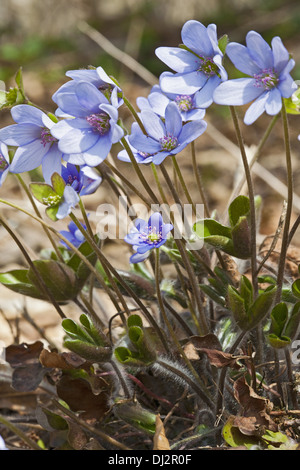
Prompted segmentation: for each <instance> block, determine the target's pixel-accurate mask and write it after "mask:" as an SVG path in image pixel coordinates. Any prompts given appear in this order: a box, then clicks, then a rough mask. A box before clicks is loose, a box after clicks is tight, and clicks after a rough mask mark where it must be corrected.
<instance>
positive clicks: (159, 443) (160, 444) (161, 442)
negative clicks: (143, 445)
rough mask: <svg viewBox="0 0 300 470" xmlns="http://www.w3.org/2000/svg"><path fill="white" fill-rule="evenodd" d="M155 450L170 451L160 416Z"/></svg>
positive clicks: (154, 440) (157, 424)
mask: <svg viewBox="0 0 300 470" xmlns="http://www.w3.org/2000/svg"><path fill="white" fill-rule="evenodd" d="M153 450H170V444H169V441H168V439H167V438H166V434H165V428H164V425H163V422H162V420H161V419H160V416H159V415H157V416H156V422H155V434H154V438H153Z"/></svg>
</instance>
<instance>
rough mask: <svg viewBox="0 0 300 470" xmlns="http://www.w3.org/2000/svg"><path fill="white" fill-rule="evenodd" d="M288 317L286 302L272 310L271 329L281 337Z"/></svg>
mask: <svg viewBox="0 0 300 470" xmlns="http://www.w3.org/2000/svg"><path fill="white" fill-rule="evenodd" d="M287 318H288V308H287V305H286V304H285V303H284V302H280V303H279V304H277V305H275V307H273V309H272V312H271V331H272V333H274V335H276V336H278V337H279V338H280V337H281V336H282V333H283V330H284V327H285V324H286V321H287Z"/></svg>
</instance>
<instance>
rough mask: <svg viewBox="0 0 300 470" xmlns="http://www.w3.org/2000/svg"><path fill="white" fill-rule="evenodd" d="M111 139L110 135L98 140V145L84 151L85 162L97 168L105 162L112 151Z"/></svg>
mask: <svg viewBox="0 0 300 470" xmlns="http://www.w3.org/2000/svg"><path fill="white" fill-rule="evenodd" d="M111 145H112V144H111V139H110V136H109V135H103V136H101V137H99V138H98V140H97V141H96V143H95V144H94V145H93V146H91V147H90V148H89V149H86V150H85V151H84V161H85V164H86V165H89V166H97V165H100V163H102V162H103V160H105V158H106V157H107V155H108V154H109V151H110V149H111Z"/></svg>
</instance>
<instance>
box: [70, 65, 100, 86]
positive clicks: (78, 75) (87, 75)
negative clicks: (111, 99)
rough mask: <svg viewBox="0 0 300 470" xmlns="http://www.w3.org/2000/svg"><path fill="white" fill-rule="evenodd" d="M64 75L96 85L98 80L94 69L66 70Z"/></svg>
mask: <svg viewBox="0 0 300 470" xmlns="http://www.w3.org/2000/svg"><path fill="white" fill-rule="evenodd" d="M66 76H67V77H70V78H72V79H73V80H77V81H80V80H84V81H87V82H90V83H93V84H94V85H96V86H97V85H98V84H99V82H100V80H99V75H98V73H97V70H95V69H80V70H68V71H67V72H66Z"/></svg>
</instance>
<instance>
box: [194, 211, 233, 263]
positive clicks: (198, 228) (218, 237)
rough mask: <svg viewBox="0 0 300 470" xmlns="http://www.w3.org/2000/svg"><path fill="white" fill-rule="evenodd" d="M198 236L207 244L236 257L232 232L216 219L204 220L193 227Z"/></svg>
mask: <svg viewBox="0 0 300 470" xmlns="http://www.w3.org/2000/svg"><path fill="white" fill-rule="evenodd" d="M193 229H194V231H195V233H196V235H197V236H198V237H199V238H202V239H204V241H205V242H206V243H208V244H209V245H212V246H213V247H215V248H217V249H221V250H223V251H225V253H228V254H229V255H232V256H235V251H234V247H233V242H232V239H231V230H230V228H229V227H226V226H225V225H222V224H220V223H219V222H217V221H216V220H214V219H204V220H200V221H198V222H196V223H195V224H194V227H193Z"/></svg>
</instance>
